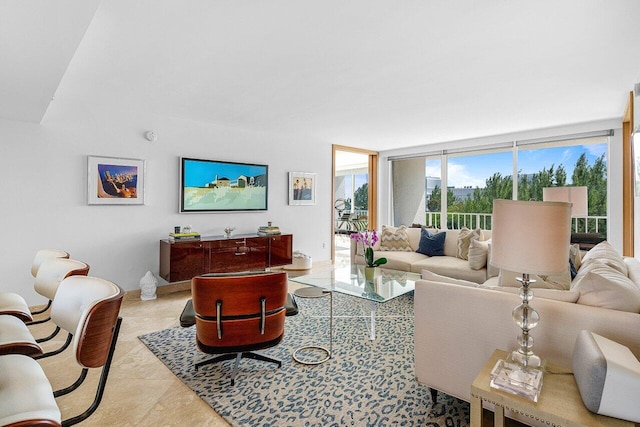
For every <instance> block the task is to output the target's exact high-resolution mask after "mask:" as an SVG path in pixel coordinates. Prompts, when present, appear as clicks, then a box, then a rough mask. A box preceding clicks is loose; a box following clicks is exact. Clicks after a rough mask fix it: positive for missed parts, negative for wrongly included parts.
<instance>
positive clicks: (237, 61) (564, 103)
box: [0, 0, 640, 150]
mask: <svg viewBox="0 0 640 427" xmlns="http://www.w3.org/2000/svg"><path fill="white" fill-rule="evenodd" d="M96 9H97V10H96ZM94 12H95V13H94ZM638 17H640V2H639V1H637V0H616V1H611V0H540V1H524V0H483V1H477V0H459V1H457V0H450V1H442V0H402V1H399V0H322V1H320V0H317V1H304V0H269V1H258V0H227V1H223V0H179V1H178V0H136V1H131V0H103V1H99V0H93V1H87V0H64V1H63V0H55V1H54V0H2V2H0V58H1V59H0V60H1V61H2V65H1V66H0V118H6V119H11V120H24V121H31V122H43V123H46V115H45V114H46V111H47V108H49V109H54V108H56V103H55V101H54V102H53V103H51V104H50V101H51V99H52V97H53V96H54V95H55V96H58V97H61V96H63V97H65V99H69V100H73V101H76V102H78V103H88V104H87V105H90V106H96V108H100V107H102V108H112V109H117V110H118V111H131V112H135V111H144V112H148V113H149V114H157V115H159V116H160V117H178V118H184V119H188V120H196V121H204V122H210V123H215V124H219V125H223V126H232V127H238V128H244V129H251V130H257V131H267V132H276V133H292V134H299V135H301V136H306V137H308V138H309V140H324V141H329V142H332V143H335V144H342V145H347V146H356V147H364V148H369V149H375V150H383V149H390V148H395V147H404V146H411V145H420V144H428V143H434V142H441V141H447V140H455V139H465V138H471V137H479V136H485V135H495V134H501V133H506V132H514V131H519V130H528V129H537V128H542V127H550V126H557V125H562V124H571V123H580V122H586V121H592V120H599V119H609V118H615V117H620V116H621V115H622V113H623V111H624V108H625V104H626V99H627V96H628V93H629V91H630V90H632V88H633V85H634V83H636V82H637V81H638V79H639V78H640V23H639V22H640V20H639V19H638ZM85 29H86V32H85ZM43 117H45V120H44V121H43Z"/></svg>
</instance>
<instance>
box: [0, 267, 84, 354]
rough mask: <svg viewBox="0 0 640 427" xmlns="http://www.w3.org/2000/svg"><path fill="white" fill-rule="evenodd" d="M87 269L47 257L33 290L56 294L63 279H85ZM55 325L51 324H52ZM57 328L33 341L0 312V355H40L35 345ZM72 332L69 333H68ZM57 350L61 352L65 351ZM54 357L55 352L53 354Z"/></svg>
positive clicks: (22, 327)
mask: <svg viewBox="0 0 640 427" xmlns="http://www.w3.org/2000/svg"><path fill="white" fill-rule="evenodd" d="M88 272H89V266H88V265H87V264H85V263H84V262H81V261H77V260H73V259H65V258H51V259H48V260H46V261H45V262H43V263H42V265H41V266H40V268H39V269H38V273H37V275H36V279H35V284H34V286H35V287H36V288H39V289H42V290H46V291H47V292H48V293H49V294H50V295H54V294H56V292H57V290H58V287H59V285H60V283H61V281H62V280H63V279H65V278H66V277H70V276H76V275H79V276H86V275H87V273H88ZM54 323H55V322H54ZM60 327H61V325H60V324H58V323H56V328H55V330H54V331H53V333H52V334H51V335H49V336H47V337H44V338H39V339H35V338H34V337H33V335H32V334H31V332H30V331H29V328H27V325H26V324H25V323H24V322H22V321H21V320H20V319H19V318H17V317H15V316H10V315H7V314H2V313H0V354H9V353H21V354H26V355H30V356H37V355H40V354H42V347H40V345H39V343H42V342H44V341H48V340H50V339H52V338H53V337H55V336H56V335H57V334H58V332H60ZM68 332H69V333H72V332H73V331H68ZM70 342H71V338H70V337H69V338H67V344H66V346H68V345H69V344H70ZM66 346H65V347H64V348H62V349H61V350H59V351H58V353H59V352H61V351H62V350H64V349H65V348H66ZM56 354H57V353H56Z"/></svg>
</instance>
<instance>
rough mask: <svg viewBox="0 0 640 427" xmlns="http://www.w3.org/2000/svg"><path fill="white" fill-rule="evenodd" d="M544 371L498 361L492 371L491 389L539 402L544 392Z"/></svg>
mask: <svg viewBox="0 0 640 427" xmlns="http://www.w3.org/2000/svg"><path fill="white" fill-rule="evenodd" d="M542 376H543V373H542V370H541V369H538V368H532V367H526V368H525V367H523V366H521V365H519V364H517V363H512V362H508V361H506V360H502V359H501V360H498V362H496V364H495V366H494V367H493V369H492V370H491V383H490V385H491V387H493V388H497V389H499V390H503V391H506V392H508V393H512V394H517V395H518V396H522V397H525V398H527V399H530V400H533V401H534V402H538V397H540V391H541V390H542Z"/></svg>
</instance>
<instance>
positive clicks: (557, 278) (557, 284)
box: [498, 261, 571, 291]
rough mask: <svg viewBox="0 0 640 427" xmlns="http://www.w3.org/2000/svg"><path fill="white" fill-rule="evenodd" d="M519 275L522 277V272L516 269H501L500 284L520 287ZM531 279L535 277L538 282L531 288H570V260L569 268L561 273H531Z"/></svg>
mask: <svg viewBox="0 0 640 427" xmlns="http://www.w3.org/2000/svg"><path fill="white" fill-rule="evenodd" d="M517 277H522V273H517V272H515V271H509V270H500V275H499V280H498V283H499V286H505V287H516V288H519V287H520V286H521V285H520V282H518V281H517V280H516V278H517ZM529 279H533V280H535V281H536V282H535V283H532V284H531V285H530V287H531V288H541V289H559V290H565V291H567V290H569V288H571V272H570V270H569V261H567V269H566V270H565V271H564V272H562V273H560V274H549V275H544V276H543V275H538V274H529Z"/></svg>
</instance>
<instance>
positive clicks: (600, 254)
mask: <svg viewBox="0 0 640 427" xmlns="http://www.w3.org/2000/svg"><path fill="white" fill-rule="evenodd" d="M594 261H595V262H601V263H604V264H607V265H608V266H610V267H612V268H615V269H616V270H618V271H619V272H620V273H622V274H624V275H625V276H626V275H627V274H629V273H628V271H627V265H626V264H625V263H624V259H623V258H622V256H621V255H620V254H618V251H616V250H615V249H614V248H613V246H611V243H609V242H608V241H606V240H605V241H603V242H600V243H598V244H597V245H596V246H594V247H593V248H592V249H591V250H590V251H589V252H587V253H586V255H585V256H584V257H582V266H581V267H580V268H583V267H584V266H586V265H588V264H589V263H591V262H594ZM578 272H579V271H578Z"/></svg>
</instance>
